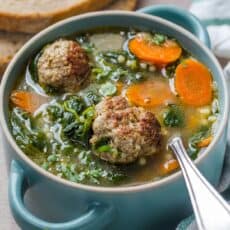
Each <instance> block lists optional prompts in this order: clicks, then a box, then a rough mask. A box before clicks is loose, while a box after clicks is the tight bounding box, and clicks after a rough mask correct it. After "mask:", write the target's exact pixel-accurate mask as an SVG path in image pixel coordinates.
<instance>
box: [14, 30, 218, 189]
mask: <svg viewBox="0 0 230 230" xmlns="http://www.w3.org/2000/svg"><path fill="white" fill-rule="evenodd" d="M139 33H140V32H139V31H136V30H133V29H130V30H124V29H120V30H118V29H113V28H107V29H104V30H98V31H90V32H88V33H84V34H77V35H73V36H70V37H68V38H67V39H68V40H73V41H77V42H78V43H79V44H80V46H81V47H82V48H83V49H84V50H85V52H87V55H88V57H89V63H90V74H89V77H88V79H87V82H85V83H84V84H83V86H81V88H80V90H76V91H75V92H71V93H69V92H61V91H60V89H57V88H55V87H51V86H50V85H48V86H47V85H44V84H39V80H38V73H39V71H38V65H39V64H38V60H39V58H40V57H41V56H42V55H43V54H44V49H46V47H47V46H45V47H44V48H43V49H42V50H41V51H40V52H39V53H38V54H37V56H36V57H33V58H31V60H30V61H29V62H28V65H27V67H26V69H25V70H24V72H23V73H22V75H21V77H20V78H19V81H18V83H17V85H16V86H15V90H17V91H16V92H20V91H23V92H32V93H34V94H35V95H40V96H42V97H44V98H45V99H44V101H43V103H41V106H39V107H38V109H36V111H35V112H34V113H31V112H28V111H27V110H25V109H23V108H21V107H20V106H18V104H17V103H15V101H14V100H13V103H11V104H10V113H11V115H10V123H11V128H12V134H13V136H14V137H15V140H16V142H17V144H18V145H19V147H20V148H21V149H22V150H23V151H24V152H25V154H26V155H27V156H28V157H29V158H30V159H31V160H33V161H34V162H35V163H37V164H38V165H40V166H41V167H43V168H44V169H45V170H47V171H49V172H50V173H53V174H55V175H57V176H58V177H61V178H65V179H67V180H71V181H73V182H79V183H85V184H92V185H100V186H115V185H119V186H126V185H136V184H140V183H144V182H149V181H153V180H159V179H160V178H162V177H165V176H167V175H169V174H171V173H173V172H175V171H177V170H178V163H177V161H176V160H175V157H174V155H173V154H172V152H171V151H169V150H168V149H167V141H168V139H169V138H170V137H172V136H174V135H178V134H179V135H181V136H182V137H183V140H184V144H185V146H186V148H187V150H188V152H189V154H190V157H191V158H192V159H195V158H196V157H197V155H198V154H202V153H201V152H202V150H203V149H205V147H206V146H207V145H208V144H209V142H210V141H207V140H208V139H210V140H211V137H212V136H213V135H214V132H215V130H214V129H215V125H214V124H215V123H216V121H217V119H218V113H219V109H218V93H217V87H216V85H215V82H214V80H213V79H211V80H212V99H211V101H210V102H209V103H205V104H204V105H194V106H193V105H188V104H186V103H184V101H183V100H182V99H181V97H180V95H178V93H177V92H176V89H175V71H176V68H177V67H178V66H179V65H180V64H181V63H183V62H184V60H189V59H192V60H195V58H194V57H192V55H191V54H190V53H188V52H187V51H186V50H184V49H183V47H182V46H181V44H179V43H178V42H176V41H175V40H174V39H173V38H168V37H167V36H165V35H159V34H155V33H152V34H151V33H149V34H147V35H145V34H144V36H148V37H149V36H150V37H151V36H152V37H151V39H152V38H153V41H151V42H154V46H157V45H159V46H163V45H164V42H166V41H168V40H169V41H171V40H172V41H173V42H175V44H179V45H178V46H180V48H181V54H180V57H179V58H177V59H176V60H175V61H171V62H170V63H167V64H165V63H164V64H159V63H154V62H150V61H146V60H142V59H140V58H138V57H137V56H136V55H134V53H133V52H131V51H130V48H129V42H130V41H131V40H132V39H133V38H135V37H137V36H139ZM145 33H146V32H145ZM156 35H157V36H158V37H157V36H156ZM141 36H142V35H141ZM158 43H160V44H158ZM40 60H41V59H40ZM46 68H48V67H46ZM63 68H64V67H63ZM66 71H67V70H66ZM57 74H58V73H57ZM151 84H152V85H153V87H155V88H154V92H155V94H158V95H159V96H158V98H157V100H155V101H154V100H152V98H151V96H152V90H151V88H150V89H149V92H147V91H148V88H149V87H150V86H151ZM154 85H157V87H156V86H154ZM133 86H134V88H131V87H133ZM65 87H66V86H65ZM135 87H136V88H137V90H136V91H134V90H133V89H136V88H135ZM161 87H162V89H164V91H163V92H161V91H162V89H161ZM191 87H192V86H191ZM142 89H144V90H143V94H145V95H147V96H146V103H147V104H146V106H145V104H144V106H141V105H140V104H138V103H139V101H140V100H141V98H142V95H141V93H136V94H134V96H133V92H141V90H142ZM61 90H63V89H61ZM158 91H159V92H158ZM167 92H168V95H167ZM139 94H140V95H139ZM149 95H150V98H149ZM76 96H77V97H76ZM116 96H120V97H124V98H126V100H128V101H129V104H130V105H131V106H132V107H143V108H144V110H145V111H149V112H151V113H153V114H154V115H155V117H156V119H157V120H158V122H159V123H160V125H161V135H162V139H161V148H159V149H157V153H156V154H153V155H151V156H140V157H137V159H136V160H135V161H133V162H129V163H128V164H120V163H118V164H114V163H111V162H108V161H105V160H104V159H99V158H98V157H97V156H96V155H95V154H93V151H96V150H94V149H93V147H92V142H90V140H91V138H92V136H93V135H94V130H92V124H93V123H94V122H95V105H97V104H98V103H100V101H103V100H104V98H107V97H116ZM166 96H167V100H164V97H166ZM143 97H145V96H143ZM161 97H162V98H161ZM79 98H80V99H79ZM130 98H131V99H130ZM137 99H138V100H137ZM23 100H24V99H23ZM132 100H134V101H132ZM151 100H152V101H151ZM161 100H162V101H163V103H160V104H159V103H158V102H157V103H158V104H154V105H153V106H149V104H148V103H156V101H161ZM149 101H150V102H149ZM141 103H142V102H141ZM143 103H145V98H144V100H143ZM34 104H36V103H35V102H34ZM80 107H81V108H80ZM73 108H74V109H73ZM78 109H79V111H78ZM73 110H74V111H73ZM141 111H142V110H141ZM76 114H77V115H76ZM92 114H93V115H92ZM74 115H76V116H79V117H80V120H81V121H79V122H80V123H79V124H81V125H83V126H84V127H85V129H84V130H87V131H85V133H82V132H83V131H82V130H81V132H78V130H79V129H81V128H82V127H81V126H79V124H77V123H76V122H75V121H73V117H74ZM91 115H92V116H91ZM71 122H72V123H71ZM74 122H75V123H74ZM70 124H71V125H72V127H70ZM86 124H87V125H88V126H87V125H86ZM74 125H75V126H74ZM76 125H78V126H76ZM106 146H107V145H106Z"/></svg>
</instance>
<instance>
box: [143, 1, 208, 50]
mask: <svg viewBox="0 0 230 230" xmlns="http://www.w3.org/2000/svg"><path fill="white" fill-rule="evenodd" d="M139 12H142V13H146V14H151V15H155V16H158V17H161V18H164V19H166V20H169V21H171V22H174V23H175V24H177V25H179V26H182V27H183V28H185V29H186V30H188V31H190V32H191V33H192V34H194V35H195V36H196V37H197V38H198V39H199V40H200V41H201V42H203V43H204V44H205V45H206V46H207V47H208V48H211V44H210V39H209V35H208V32H207V30H206V28H205V27H204V26H203V25H202V23H201V21H200V20H199V19H198V18H197V17H195V16H194V15H192V14H191V13H189V12H188V11H186V10H183V9H180V8H176V7H175V6H170V5H167V6H166V5H157V6H149V7H145V8H143V9H141V10H139Z"/></svg>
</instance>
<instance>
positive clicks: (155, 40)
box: [152, 34, 167, 45]
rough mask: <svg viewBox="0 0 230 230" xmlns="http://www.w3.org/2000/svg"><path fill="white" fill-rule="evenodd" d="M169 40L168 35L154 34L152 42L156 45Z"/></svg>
mask: <svg viewBox="0 0 230 230" xmlns="http://www.w3.org/2000/svg"><path fill="white" fill-rule="evenodd" d="M166 40H167V37H166V36H165V35H163V34H154V35H153V37H152V42H153V43H154V44H156V45H161V44H163V43H164V42H165V41H166Z"/></svg>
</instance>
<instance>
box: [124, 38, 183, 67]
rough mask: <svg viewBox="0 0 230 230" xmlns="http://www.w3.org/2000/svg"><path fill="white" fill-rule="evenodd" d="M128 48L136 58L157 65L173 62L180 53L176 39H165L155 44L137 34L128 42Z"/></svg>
mask: <svg viewBox="0 0 230 230" xmlns="http://www.w3.org/2000/svg"><path fill="white" fill-rule="evenodd" d="M129 49H130V51H131V52H132V53H133V54H134V55H135V56H137V57H138V58H140V59H142V60H144V61H148V62H151V63H154V64H157V65H167V64H169V63H171V62H174V61H176V60H177V59H178V58H179V57H180V56H181V53H182V49H181V47H180V46H179V45H178V44H177V42H176V41H173V40H169V39H167V40H166V41H165V42H164V43H163V44H161V45H157V44H154V43H153V42H149V41H147V40H146V39H144V38H143V37H138V36H137V37H135V38H134V39H132V40H131V41H130V42H129Z"/></svg>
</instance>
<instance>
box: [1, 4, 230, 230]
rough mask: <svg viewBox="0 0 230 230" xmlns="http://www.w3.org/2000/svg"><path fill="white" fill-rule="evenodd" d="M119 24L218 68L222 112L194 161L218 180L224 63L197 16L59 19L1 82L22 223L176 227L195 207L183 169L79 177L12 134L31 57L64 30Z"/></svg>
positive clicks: (13, 199)
mask: <svg viewBox="0 0 230 230" xmlns="http://www.w3.org/2000/svg"><path fill="white" fill-rule="evenodd" d="M176 24H179V25H176ZM121 26H122V27H125V28H130V27H134V28H138V29H140V30H149V31H157V32H159V33H163V34H167V35H169V36H172V37H174V38H176V39H177V40H178V41H179V42H180V43H181V44H182V45H183V46H184V48H185V49H187V50H188V51H190V52H191V53H192V54H193V55H194V56H195V57H196V58H197V59H198V60H200V61H201V62H203V63H204V64H205V65H207V66H208V67H209V68H210V70H211V71H212V73H213V77H214V79H215V81H216V82H217V85H218V89H219V91H218V92H219V100H220V119H219V121H218V128H217V131H216V133H215V137H214V139H213V141H212V143H211V144H210V145H209V146H208V147H207V149H206V150H205V151H204V152H202V154H201V155H200V156H199V157H198V158H197V159H196V160H195V163H196V165H197V167H198V168H199V169H200V170H201V171H202V173H203V174H204V175H205V176H206V177H207V179H208V180H209V181H210V182H211V183H212V184H214V185H217V183H218V181H219V178H220V174H221V169H222V165H223V160H224V154H225V146H226V141H227V140H226V133H227V119H228V105H229V101H228V100H229V99H228V95H227V87H226V82H225V79H224V76H223V73H222V69H221V66H220V65H219V64H218V61H217V60H216V58H215V57H214V55H213V54H212V53H211V52H210V50H209V46H210V43H209V38H208V35H207V32H206V30H205V29H204V28H203V26H202V25H201V24H200V22H199V20H198V19H196V18H195V17H194V16H192V15H191V14H189V13H188V12H186V11H184V10H181V9H177V8H174V7H172V6H154V7H148V8H144V9H142V10H141V12H122V11H108V12H95V13H88V14H84V15H80V16H76V17H72V18H69V19H67V20H64V21H61V22H59V23H57V24H55V25H53V26H51V27H49V28H47V29H45V30H44V31H42V32H40V33H39V34H37V35H36V36H35V37H33V38H32V39H31V40H30V41H29V42H28V43H27V44H26V45H25V46H24V47H23V48H22V49H21V50H20V51H19V52H18V53H17V55H16V56H15V57H14V59H13V60H12V62H11V63H10V65H9V66H8V68H7V70H6V72H5V74H4V77H3V80H2V83H1V94H0V109H1V116H0V121H1V126H2V129H3V133H4V148H5V152H6V159H7V163H8V166H9V188H8V189H9V203H10V208H11V211H12V213H13V216H14V218H15V220H16V221H17V223H18V225H19V226H20V227H21V228H22V229H30V230H33V229H52V230H70V229H71V230H73V229H103V228H106V229H153V228H156V229H172V228H173V226H175V224H176V223H177V222H178V221H179V220H181V219H182V218H184V217H185V216H187V215H189V214H190V213H191V205H190V202H189V197H188V194H187V192H186V188H185V184H184V181H183V177H182V175H181V172H176V173H174V174H172V175H169V176H167V177H165V178H162V179H160V180H158V181H152V182H151V181H150V182H148V183H143V184H140V185H136V186H120V187H102V186H98V187H96V186H90V185H83V184H78V183H73V182H70V181H67V180H64V179H61V178H59V177H57V176H54V175H52V174H50V173H48V172H47V171H45V170H44V169H42V168H41V167H39V166H38V165H36V164H35V163H34V162H33V161H31V160H30V159H29V158H28V157H27V156H26V155H25V154H24V153H23V152H22V150H21V149H20V148H19V147H18V146H17V144H16V143H15V141H14V139H13V137H12V135H11V131H10V126H9V111H8V104H9V95H10V92H11V90H12V89H13V87H14V85H15V81H16V79H17V77H18V75H19V73H20V72H21V71H22V69H23V67H24V66H25V65H26V63H27V62H28V60H29V58H30V57H31V56H33V55H34V54H36V52H38V51H39V49H40V48H41V47H43V46H44V45H45V44H47V43H49V42H51V41H53V40H55V39H57V38H59V37H63V36H67V35H70V34H73V33H76V32H79V31H81V32H82V31H87V30H91V29H93V28H98V27H121ZM183 27H184V28H183ZM25 194H27V195H26V196H25ZM24 197H25V199H24Z"/></svg>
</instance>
